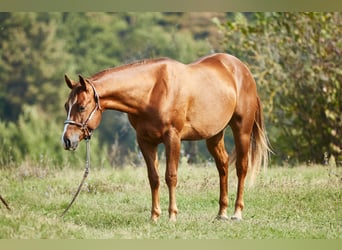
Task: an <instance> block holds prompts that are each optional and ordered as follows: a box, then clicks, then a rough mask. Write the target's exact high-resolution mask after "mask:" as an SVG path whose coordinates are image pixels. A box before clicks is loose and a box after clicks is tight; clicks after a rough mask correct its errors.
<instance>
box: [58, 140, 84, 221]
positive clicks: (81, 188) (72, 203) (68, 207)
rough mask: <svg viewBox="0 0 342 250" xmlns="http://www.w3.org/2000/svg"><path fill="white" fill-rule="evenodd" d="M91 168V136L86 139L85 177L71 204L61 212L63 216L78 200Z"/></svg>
mask: <svg viewBox="0 0 342 250" xmlns="http://www.w3.org/2000/svg"><path fill="white" fill-rule="evenodd" d="M89 170H90V138H87V139H86V163H85V170H84V174H83V179H82V181H81V183H80V185H79V186H78V189H77V191H76V193H75V195H74V198H72V200H71V202H70V204H69V206H68V207H67V208H66V209H65V210H64V212H63V213H62V214H61V217H63V216H64V215H65V214H66V213H67V212H68V210H69V208H70V207H71V206H72V204H73V203H74V201H75V200H76V198H77V196H78V194H79V193H80V191H81V189H82V186H83V184H84V181H85V179H86V178H87V176H88V174H89Z"/></svg>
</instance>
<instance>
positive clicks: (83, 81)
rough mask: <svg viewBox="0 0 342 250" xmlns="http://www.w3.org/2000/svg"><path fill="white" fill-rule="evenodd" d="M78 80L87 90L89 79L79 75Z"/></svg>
mask: <svg viewBox="0 0 342 250" xmlns="http://www.w3.org/2000/svg"><path fill="white" fill-rule="evenodd" d="M78 78H79V80H80V84H81V85H82V86H83V87H84V88H85V89H86V90H87V79H85V78H84V77H83V76H81V75H78Z"/></svg>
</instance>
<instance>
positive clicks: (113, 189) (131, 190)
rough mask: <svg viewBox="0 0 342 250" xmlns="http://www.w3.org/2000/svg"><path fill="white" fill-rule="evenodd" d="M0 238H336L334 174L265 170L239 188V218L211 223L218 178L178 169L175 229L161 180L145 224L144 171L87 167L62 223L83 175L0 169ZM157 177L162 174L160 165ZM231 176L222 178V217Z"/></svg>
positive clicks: (211, 170) (337, 174) (339, 229)
mask: <svg viewBox="0 0 342 250" xmlns="http://www.w3.org/2000/svg"><path fill="white" fill-rule="evenodd" d="M0 174H1V181H0V192H1V194H2V196H4V198H5V199H6V200H7V201H8V203H9V204H10V206H11V208H12V211H7V210H6V209H5V207H4V206H3V204H0V238H1V239H45V238H48V239H74V238H76V239H85V238H87V239H107V238H111V239H122V238H124V239H342V194H341V187H342V180H341V176H342V175H341V169H340V168H329V167H323V166H312V167H295V168H270V169H268V170H267V172H266V173H261V174H260V175H259V177H258V181H257V183H256V184H255V185H254V186H253V187H252V188H246V192H245V206H246V207H245V210H244V214H243V215H244V220H243V221H241V222H233V221H216V220H214V218H215V216H216V213H217V211H218V201H217V200H218V174H217V171H216V169H215V167H214V166H209V167H203V166H201V167H200V166H187V165H182V166H181V167H180V169H179V184H178V188H177V202H178V204H177V205H178V208H179V215H178V220H177V222H176V223H170V222H169V221H168V215H167V207H168V196H167V194H168V192H167V188H166V185H165V182H164V179H163V178H162V187H161V206H162V210H163V213H162V215H161V218H160V220H159V221H158V222H157V223H151V222H150V221H149V216H150V204H151V197H150V189H149V184H148V180H147V173H146V169H145V168H143V167H141V168H131V167H127V168H125V169H92V170H91V172H90V174H89V176H88V179H87V180H86V183H85V186H84V188H83V190H82V192H81V194H80V195H79V197H78V198H77V200H76V202H75V203H74V205H73V206H72V207H71V208H70V210H69V212H68V213H67V214H66V216H65V217H64V218H61V217H60V214H61V213H62V212H63V209H64V208H65V207H66V206H67V205H68V203H69V202H70V200H71V198H72V195H73V192H75V190H76V188H77V186H78V184H79V182H80V180H81V178H82V174H83V169H78V170H75V169H60V170H57V169H49V168H36V167H33V166H30V165H27V166H25V165H24V166H22V167H20V168H12V169H4V168H2V169H0ZM161 176H164V168H163V167H161ZM235 187H236V177H235V174H234V173H231V174H230V182H229V191H230V192H229V201H230V204H229V212H230V213H232V212H233V205H234V199H235V195H236V191H235Z"/></svg>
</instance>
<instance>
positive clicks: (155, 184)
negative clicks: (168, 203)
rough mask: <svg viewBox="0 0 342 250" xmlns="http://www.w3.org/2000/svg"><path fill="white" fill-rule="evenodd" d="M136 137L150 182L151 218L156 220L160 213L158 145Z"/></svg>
mask: <svg viewBox="0 0 342 250" xmlns="http://www.w3.org/2000/svg"><path fill="white" fill-rule="evenodd" d="M137 139H138V144H139V147H140V150H141V152H142V154H143V156H144V159H145V162H146V165H147V171H148V180H149V182H150V187H151V195H152V208H151V220H152V221H154V222H155V221H157V220H158V217H159V216H160V214H161V209H160V198H159V185H160V180H159V174H158V154H157V148H158V145H154V144H151V143H148V142H146V141H144V140H143V139H140V138H139V137H138V138H137Z"/></svg>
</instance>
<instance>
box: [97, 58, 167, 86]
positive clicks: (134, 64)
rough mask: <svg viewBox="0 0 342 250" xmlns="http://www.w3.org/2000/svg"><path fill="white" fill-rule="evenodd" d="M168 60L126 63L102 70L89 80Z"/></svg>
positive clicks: (144, 60)
mask: <svg viewBox="0 0 342 250" xmlns="http://www.w3.org/2000/svg"><path fill="white" fill-rule="evenodd" d="M167 60H170V58H167V57H161V58H156V59H143V60H139V61H135V62H132V63H128V64H124V65H121V66H117V67H113V68H108V69H105V70H102V71H100V72H98V73H96V74H94V75H93V76H91V77H90V78H91V80H93V81H94V80H96V79H98V78H100V77H102V76H103V75H104V74H108V73H114V72H119V71H122V70H125V69H128V68H133V67H138V66H141V65H148V64H153V63H157V62H161V61H167Z"/></svg>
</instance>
